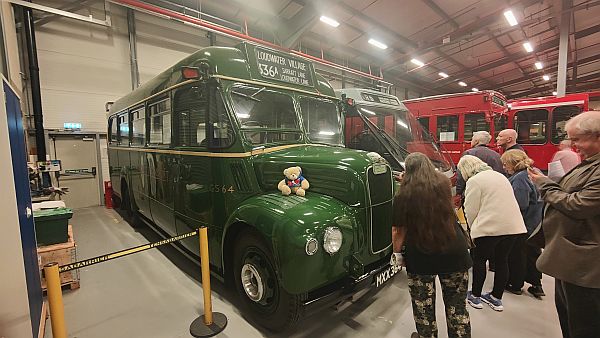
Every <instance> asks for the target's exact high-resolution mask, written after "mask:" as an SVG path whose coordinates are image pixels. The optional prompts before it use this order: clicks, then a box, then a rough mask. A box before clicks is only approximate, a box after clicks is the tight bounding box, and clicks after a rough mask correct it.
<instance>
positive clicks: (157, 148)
mask: <svg viewBox="0 0 600 338" xmlns="http://www.w3.org/2000/svg"><path fill="white" fill-rule="evenodd" d="M148 113H149V117H150V120H149V121H150V126H149V128H148V130H149V132H150V137H149V139H148V148H151V149H152V150H153V151H149V152H146V161H147V164H148V169H147V170H148V178H149V182H148V185H147V191H148V196H149V199H150V203H149V204H150V213H151V215H152V220H153V221H154V223H156V224H157V225H158V226H159V227H160V228H162V229H163V230H164V231H165V232H167V233H168V234H169V235H171V236H174V235H175V234H176V233H177V230H176V228H175V219H174V216H173V209H174V196H175V188H174V186H175V170H176V164H177V155H175V154H173V152H172V151H171V148H170V147H171V143H172V137H171V136H172V128H171V126H172V116H171V98H170V97H169V96H161V97H158V98H156V99H154V100H152V101H149V102H148Z"/></svg>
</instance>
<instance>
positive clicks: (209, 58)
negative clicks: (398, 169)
mask: <svg viewBox="0 0 600 338" xmlns="http://www.w3.org/2000/svg"><path fill="white" fill-rule="evenodd" d="M108 135H109V148H108V153H109V165H110V175H111V181H112V186H113V189H114V192H115V196H116V199H118V201H117V202H120V205H121V208H123V209H124V210H126V211H127V213H126V214H127V215H129V217H130V218H131V219H130V222H132V223H136V222H137V220H138V219H140V218H141V219H142V220H144V221H145V223H148V224H150V225H151V226H152V227H153V228H155V230H157V231H158V232H160V233H161V234H163V235H165V236H172V235H176V234H181V233H186V232H189V231H192V230H193V229H195V228H198V227H200V226H206V227H208V231H209V252H210V265H211V271H213V273H214V274H215V275H216V276H217V277H218V278H221V279H223V280H225V281H226V282H229V283H231V284H232V285H233V286H234V287H235V289H236V290H237V292H238V294H239V296H240V297H241V299H242V302H241V303H242V304H243V306H244V307H245V308H246V310H248V312H249V313H250V314H251V315H252V316H253V317H254V319H255V320H256V321H257V322H258V323H259V324H261V325H263V326H265V327H267V328H270V329H273V330H280V329H284V328H286V327H289V326H292V325H293V324H295V323H296V322H297V321H298V320H299V319H300V318H301V317H302V316H304V315H306V314H308V313H311V312H313V311H315V310H317V309H319V308H321V307H324V306H328V305H332V304H335V303H337V302H339V301H341V300H343V299H345V298H348V297H350V296H351V295H352V294H354V293H355V292H357V291H359V290H360V289H363V288H366V287H374V288H377V287H380V286H381V285H382V284H383V283H384V282H386V281H387V280H389V279H390V277H391V276H393V275H394V274H395V273H396V270H395V269H393V268H391V267H390V266H389V264H388V261H389V255H390V253H391V246H390V242H391V229H390V228H391V219H392V197H393V191H394V186H393V185H394V183H393V179H392V175H391V169H390V167H389V165H388V164H387V163H385V162H382V161H380V160H377V159H376V158H374V157H373V156H368V155H367V153H366V152H363V151H356V150H351V149H346V148H344V147H343V137H342V136H343V132H342V124H341V113H340V107H339V101H338V100H337V99H336V97H335V93H334V91H333V89H332V87H331V86H330V85H329V84H328V83H327V81H326V80H325V79H324V78H323V77H321V76H319V75H318V74H317V73H316V72H315V71H314V68H313V65H312V64H311V63H310V62H308V61H306V60H304V59H301V58H298V57H294V56H292V55H289V54H287V53H283V52H281V51H277V50H273V49H268V48H264V47H260V46H256V45H252V44H247V43H242V44H240V45H238V46H236V47H235V48H229V47H208V48H204V49H201V50H199V51H198V52H196V53H194V54H192V55H190V56H189V57H187V58H185V59H183V60H182V61H180V62H179V63H177V64H176V65H174V66H173V67H171V68H170V69H168V70H166V71H165V72H163V73H161V74H160V75H158V76H157V77H155V78H154V79H152V80H149V81H148V82H147V83H146V84H144V85H143V86H141V87H139V88H138V89H136V90H134V91H133V92H131V93H130V94H128V95H126V96H125V97H123V98H121V99H119V100H118V101H116V102H115V103H114V104H113V105H112V107H111V109H110V112H109V116H108ZM335 145H337V146H335ZM296 165H299V166H301V167H302V170H303V172H302V174H303V175H304V177H305V178H306V179H307V180H309V181H310V189H309V190H308V192H307V194H306V196H305V197H300V196H296V195H291V196H282V194H281V193H280V192H279V191H278V190H277V184H278V182H279V181H280V180H281V179H283V170H284V169H285V168H287V167H290V166H296ZM181 245H182V246H183V247H184V249H186V250H188V251H189V252H190V253H192V254H194V253H197V252H198V241H197V239H189V240H184V241H183V242H182V243H181ZM196 255H197V254H196Z"/></svg>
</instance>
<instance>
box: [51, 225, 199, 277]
mask: <svg viewBox="0 0 600 338" xmlns="http://www.w3.org/2000/svg"><path fill="white" fill-rule="evenodd" d="M197 234H198V230H194V231H192V232H188V233H186V234H182V235H178V236H175V237H171V238H167V239H163V240H161V241H158V242H154V243H148V244H144V245H140V246H136V247H133V248H130V249H125V250H121V251H116V252H113V253H109V254H106V255H101V256H97V257H94V258H90V259H85V260H82V261H79V262H74V263H71V264H67V265H62V266H60V267H59V268H58V272H66V271H71V270H75V269H79V268H83V267H86V266H90V265H94V264H98V263H102V262H106V261H110V260H112V259H115V258H119V257H123V256H127V255H131V254H134V253H137V252H140V251H145V250H149V249H153V248H156V247H157V246H161V245H165V244H169V243H173V242H176V241H180V240H182V239H185V238H188V237H192V236H196V235H197Z"/></svg>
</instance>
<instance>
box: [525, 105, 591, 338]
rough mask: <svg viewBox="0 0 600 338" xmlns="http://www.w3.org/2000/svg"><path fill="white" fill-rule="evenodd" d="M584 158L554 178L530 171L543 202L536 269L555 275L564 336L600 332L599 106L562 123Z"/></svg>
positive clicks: (584, 336) (576, 337)
mask: <svg viewBox="0 0 600 338" xmlns="http://www.w3.org/2000/svg"><path fill="white" fill-rule="evenodd" d="M565 128H566V130H567V135H568V136H569V139H570V140H571V142H573V145H574V146H575V148H577V152H578V153H579V155H581V156H582V158H583V161H582V162H581V163H580V164H579V165H577V166H576V167H575V168H573V169H572V170H571V171H570V172H569V173H567V174H566V175H565V176H563V178H562V179H561V180H560V181H559V182H554V181H552V180H551V179H549V178H548V177H546V176H544V175H543V174H542V173H540V172H538V171H532V170H529V177H530V178H531V180H532V181H533V182H534V183H535V184H536V185H537V186H538V187H539V189H540V192H541V194H542V198H543V199H544V202H546V208H545V210H544V219H543V221H542V228H543V230H544V235H545V237H546V247H545V249H544V251H543V252H542V255H541V256H540V258H539V259H538V261H537V267H538V269H539V270H540V271H541V272H543V273H545V274H547V275H550V276H553V277H554V278H555V280H556V291H555V293H556V295H555V298H556V299H555V300H556V309H557V312H558V318H559V320H560V327H561V329H562V333H563V337H569V338H590V337H598V334H600V320H599V319H600V264H598V262H599V258H600V111H590V112H585V113H581V114H579V115H577V116H575V117H573V118H572V119H570V120H569V121H568V122H567V124H566V125H565Z"/></svg>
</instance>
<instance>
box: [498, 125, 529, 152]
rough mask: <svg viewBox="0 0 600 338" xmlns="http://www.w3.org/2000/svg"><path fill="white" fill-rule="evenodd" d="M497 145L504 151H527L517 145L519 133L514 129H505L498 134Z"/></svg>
mask: <svg viewBox="0 0 600 338" xmlns="http://www.w3.org/2000/svg"><path fill="white" fill-rule="evenodd" d="M496 144H497V145H499V146H500V147H501V148H502V149H503V150H504V151H507V150H512V149H517V150H522V151H525V149H523V147H521V145H520V144H518V143H517V131H516V130H514V129H504V130H502V131H500V132H499V133H498V137H496ZM525 152H526V151H525ZM526 153H527V152H526Z"/></svg>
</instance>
